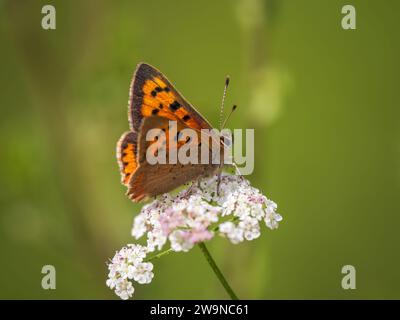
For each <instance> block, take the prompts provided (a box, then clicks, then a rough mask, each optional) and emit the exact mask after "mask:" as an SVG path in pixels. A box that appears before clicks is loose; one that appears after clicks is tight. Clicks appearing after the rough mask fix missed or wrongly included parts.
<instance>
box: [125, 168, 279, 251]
mask: <svg viewBox="0 0 400 320" xmlns="http://www.w3.org/2000/svg"><path fill="white" fill-rule="evenodd" d="M217 179H218V177H217V176H215V177H213V178H211V179H208V180H202V181H201V182H200V183H199V185H198V186H192V187H191V188H190V190H189V189H185V190H183V191H181V192H180V193H179V194H178V195H176V196H171V195H170V194H165V195H163V196H161V197H159V198H158V199H156V200H154V201H153V202H152V203H150V204H148V205H146V206H144V207H143V209H142V211H141V212H140V213H139V215H138V216H136V217H135V219H134V224H133V229H132V235H133V236H134V237H135V238H136V239H139V238H141V237H142V236H144V235H147V244H148V249H149V251H154V250H156V249H158V250H161V249H162V248H163V246H164V244H165V243H166V242H167V241H168V240H169V242H170V244H171V248H172V250H173V251H188V250H190V249H191V248H192V247H193V245H194V244H196V243H198V242H202V241H205V240H210V239H211V238H212V237H213V236H214V235H215V234H219V235H221V236H226V237H227V238H228V239H229V240H230V241H231V242H232V243H235V244H236V243H239V242H242V241H244V240H254V239H256V238H258V237H259V236H260V234H261V231H260V230H261V228H260V222H261V221H262V220H264V222H265V224H266V226H267V227H268V228H270V229H276V228H277V227H278V222H279V221H281V220H282V217H281V216H280V215H279V214H278V213H276V209H277V205H276V203H274V202H273V201H271V200H269V199H267V197H265V196H264V195H262V194H261V193H260V191H259V190H258V189H256V188H253V187H251V186H250V183H249V182H248V181H247V180H246V179H244V178H243V177H242V176H236V175H225V176H222V177H221V181H220V186H219V192H217V183H218V181H217Z"/></svg>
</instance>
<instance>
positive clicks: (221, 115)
mask: <svg viewBox="0 0 400 320" xmlns="http://www.w3.org/2000/svg"><path fill="white" fill-rule="evenodd" d="M228 86H229V76H226V79H225V87H224V94H223V95H222V102H221V113H220V116H219V129H220V130H222V117H223V116H224V103H225V98H226V92H227V91H228Z"/></svg>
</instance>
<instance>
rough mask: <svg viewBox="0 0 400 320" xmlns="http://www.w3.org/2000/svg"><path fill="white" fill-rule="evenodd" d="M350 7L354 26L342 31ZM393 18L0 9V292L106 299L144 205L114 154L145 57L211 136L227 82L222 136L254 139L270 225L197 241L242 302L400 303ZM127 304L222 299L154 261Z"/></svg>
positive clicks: (185, 258) (177, 263) (301, 5)
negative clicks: (46, 272) (151, 273)
mask: <svg viewBox="0 0 400 320" xmlns="http://www.w3.org/2000/svg"><path fill="white" fill-rule="evenodd" d="M349 3H350V4H353V5H354V6H355V8H356V10H357V30H343V29H342V28H341V18H342V16H343V15H342V14H341V8H342V6H343V5H345V4H349ZM45 4H53V5H54V6H55V8H56V10H57V11H56V12H57V29H56V30H52V31H51V30H47V31H46V30H43V29H42V28H41V19H42V17H43V15H42V14H41V8H42V6H43V5H45ZM399 15H400V2H399V1H396V0H386V1H378V0H369V1H365V0H362V1H361V0H351V1H341V0H330V1H319V0H304V1H298V0H275V1H273V0H264V1H262V0H236V1H234V0H230V1H229V0H224V1H212V0H207V1H204V0H203V1H184V0H182V1H177V0H170V1H150V0H149V1H105V0H96V1H94V0H91V1H90V0H85V1H78V0H74V1H72V0H71V1H61V0H60V1H50V0H48V1H4V0H2V1H0V61H1V72H0V88H1V96H0V105H1V117H0V123H1V127H0V130H1V135H0V139H1V152H0V164H1V166H0V176H1V178H0V188H1V195H0V210H1V215H0V250H1V264H0V298H23V299H30V298H40V299H42V298H44V299H55V298H61V299H67V298H78V299H86V298H88V299H109V298H113V299H114V298H117V297H116V296H115V295H114V293H113V292H112V291H111V290H109V289H108V288H107V287H106V286H105V280H106V274H107V270H106V264H105V263H106V261H107V259H108V258H110V257H112V256H113V254H114V251H115V250H118V249H119V248H120V247H122V246H123V245H124V244H126V243H130V242H133V239H132V238H131V237H130V229H131V225H132V220H133V217H134V215H135V214H136V213H138V212H139V210H140V207H141V205H137V204H133V203H131V202H130V201H129V200H128V199H127V198H126V197H125V195H124V193H125V188H124V187H123V186H122V185H121V184H120V176H119V171H118V167H117V163H116V159H115V144H116V141H117V139H118V138H119V137H120V135H121V133H122V132H124V131H125V130H127V128H128V122H127V110H126V106H127V99H128V87H129V83H130V80H131V76H132V73H133V71H134V69H135V66H136V64H137V63H138V62H141V61H145V62H148V63H150V64H153V65H154V66H156V67H158V68H159V69H160V70H162V71H163V72H164V73H165V74H166V75H167V77H169V78H170V80H172V81H173V82H174V83H175V85H176V86H177V87H178V89H179V90H180V91H181V92H182V93H183V94H184V95H185V96H186V97H187V98H188V99H189V101H190V102H192V103H193V104H194V105H195V106H196V107H197V108H199V110H200V111H201V112H202V113H203V114H204V115H205V116H206V117H207V118H208V119H209V120H210V121H211V122H212V123H213V124H215V125H217V123H218V115H219V104H220V99H221V95H222V89H223V83H224V77H225V75H226V74H229V75H230V76H231V87H230V90H229V93H228V99H227V105H228V108H229V106H230V105H232V104H233V103H236V104H238V105H239V108H238V110H237V112H236V114H235V115H234V116H233V117H232V121H230V124H229V126H230V127H231V128H255V136H256V142H255V143H256V147H255V149H256V151H255V152H256V155H255V156H256V159H255V171H254V174H253V175H252V176H250V177H249V179H250V180H251V182H252V184H253V185H254V186H256V187H258V188H260V189H261V190H262V191H263V192H264V193H266V194H267V195H268V197H270V198H271V199H273V200H274V201H276V202H277V203H278V205H279V212H280V213H281V214H282V215H283V217H284V220H283V222H282V223H281V226H280V228H279V229H278V230H275V231H270V230H269V229H267V228H265V227H264V228H263V232H262V236H261V237H260V238H259V239H257V240H256V241H253V242H247V243H242V244H240V245H232V244H230V243H229V242H228V241H226V240H225V239H214V240H213V241H212V242H211V243H210V244H209V245H208V246H209V249H210V251H211V252H212V253H213V255H214V257H215V259H216V261H217V262H218V264H219V265H220V267H221V268H222V270H223V271H224V272H225V275H226V277H227V278H228V279H229V280H230V282H231V284H232V286H233V287H234V288H235V290H236V292H237V294H238V295H239V297H241V298H247V299H276V298H295V299H303V298H305V299H310V298H321V299H327V298H339V299H349V298H400V256H399V240H400V235H399V222H400V215H399V213H400V212H399V211H400V210H399V201H398V200H399V181H400V179H399V177H400V171H399V159H400V157H399V156H400V148H399V143H398V141H399V138H400V135H399V130H398V127H399V120H398V119H399V116H400V111H399V101H400V98H399V96H398V93H399V71H400V70H399V69H400V68H399V67H400V61H399V57H400V43H399V38H398V36H399ZM46 264H51V265H54V266H55V267H56V270H57V289H56V290H48V291H45V290H43V289H42V288H41V279H42V276H43V275H42V274H41V268H42V266H43V265H46ZM346 264H351V265H354V266H355V267H356V270H357V289H356V290H343V289H342V288H341V279H342V277H343V275H342V274H341V268H342V266H343V265H346ZM135 298H136V299H152V298H155V299H188V298H194V299H203V298H210V299H216V298H227V296H226V294H225V292H224V291H223V289H222V287H221V285H220V284H219V283H218V281H217V279H216V277H215V276H214V274H213V273H212V271H211V269H210V268H209V266H208V265H207V263H206V262H205V260H204V258H203V257H202V255H201V252H200V250H199V249H197V248H194V249H193V250H192V251H190V252H189V253H185V254H182V253H181V254H178V253H176V254H171V255H169V256H166V257H163V258H162V259H160V260H158V261H156V262H155V278H154V280H153V282H152V283H151V284H150V285H147V286H144V285H142V286H140V285H137V286H136V292H135Z"/></svg>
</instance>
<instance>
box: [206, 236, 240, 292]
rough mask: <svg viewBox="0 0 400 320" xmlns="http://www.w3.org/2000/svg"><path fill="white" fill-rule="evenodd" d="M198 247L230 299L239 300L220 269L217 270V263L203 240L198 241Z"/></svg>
mask: <svg viewBox="0 0 400 320" xmlns="http://www.w3.org/2000/svg"><path fill="white" fill-rule="evenodd" d="M199 247H200V249H201V251H202V252H203V254H204V257H205V258H206V260H207V262H208V264H209V265H210V267H211V269H212V270H213V271H214V273H215V275H216V276H217V278H218V280H219V281H220V282H221V284H222V285H223V287H224V288H225V290H226V292H227V293H228V295H229V296H230V297H231V299H232V300H239V298H238V297H237V296H236V294H235V292H234V291H233V290H232V288H231V287H230V285H229V284H228V282H227V281H226V279H225V277H224V275H223V274H222V272H221V270H219V268H218V266H217V264H216V263H215V261H214V259H213V258H212V256H211V254H210V252H209V251H208V249H207V247H206V245H205V244H204V242H200V243H199Z"/></svg>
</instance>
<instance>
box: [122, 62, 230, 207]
mask: <svg viewBox="0 0 400 320" xmlns="http://www.w3.org/2000/svg"><path fill="white" fill-rule="evenodd" d="M128 118H129V126H130V130H129V131H127V132H125V133H124V134H122V136H121V138H120V139H119V141H118V143H117V160H118V164H119V168H120V172H121V182H122V184H123V185H125V186H126V187H127V188H128V191H127V196H128V197H129V198H130V199H131V200H132V201H134V202H137V201H142V200H146V199H148V198H150V197H153V196H157V195H160V194H163V193H167V192H170V191H172V190H174V189H176V188H177V187H179V186H181V185H183V184H186V183H188V182H190V181H195V180H197V179H198V178H200V177H205V176H210V175H213V174H215V173H216V172H217V171H218V169H219V168H221V163H207V164H201V163H198V164H193V163H188V164H182V163H179V162H178V163H175V164H173V163H166V164H150V163H149V162H148V161H147V158H146V152H147V150H148V149H149V147H151V145H152V143H154V142H155V141H147V139H146V135H147V133H148V132H149V131H150V130H152V129H158V130H160V131H163V134H164V137H165V138H164V141H163V142H162V144H163V145H165V146H166V150H171V149H169V148H168V147H169V146H168V144H169V143H168V142H169V141H170V140H169V138H168V137H169V135H171V134H172V131H171V127H170V125H169V123H170V121H176V123H177V130H178V131H177V132H178V134H179V133H180V132H181V131H182V130H183V129H186V128H189V129H192V130H194V131H195V132H197V133H199V134H200V132H201V130H202V129H208V130H211V129H212V127H211V125H210V124H209V122H208V121H207V120H206V119H205V118H204V117H203V116H201V115H200V113H199V112H198V111H197V110H196V109H195V108H194V107H193V106H192V105H191V104H190V103H189V102H188V101H187V100H186V99H185V98H184V97H183V96H182V95H181V94H180V93H179V92H178V91H177V90H176V89H175V87H174V86H173V85H172V83H171V82H170V81H168V79H167V78H166V77H165V76H164V75H163V74H162V73H161V72H160V71H158V70H157V69H156V68H154V67H152V66H151V65H149V64H146V63H140V64H138V65H137V67H136V71H135V73H134V75H133V79H132V82H131V86H130V89H129V102H128ZM210 139H211V138H210ZM176 140H177V139H176ZM214 140H215V139H214ZM214 140H213V141H212V142H211V143H209V142H210V140H208V141H206V142H208V143H209V144H208V145H207V146H206V147H204V145H203V148H206V150H209V152H210V154H211V144H212V143H215V141H214ZM193 141H195V140H193ZM203 142H204V139H203V140H201V139H198V140H197V142H196V143H197V146H196V147H197V148H199V150H200V149H201V148H202V147H201V144H202V143H203ZM157 143H158V145H160V143H161V142H160V141H157ZM186 143H188V141H179V142H178V143H177V144H176V145H175V146H171V147H172V148H176V149H180V148H182V147H183V146H184V145H185V144H186ZM218 143H221V146H222V148H221V152H222V153H223V152H224V146H225V145H224V143H223V142H220V141H219V142H218ZM175 151H176V150H175ZM166 152H167V156H169V151H166Z"/></svg>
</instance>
